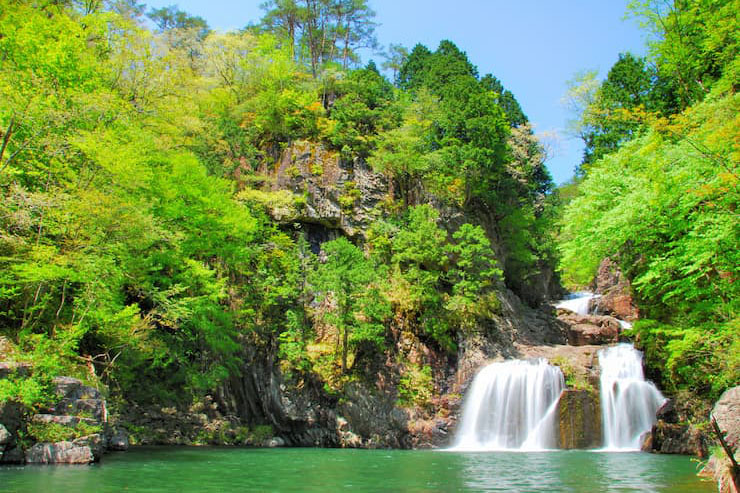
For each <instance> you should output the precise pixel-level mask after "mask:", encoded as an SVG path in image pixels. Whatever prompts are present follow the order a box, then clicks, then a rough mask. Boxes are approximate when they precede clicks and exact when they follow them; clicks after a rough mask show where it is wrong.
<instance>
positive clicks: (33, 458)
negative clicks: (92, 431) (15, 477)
mask: <svg viewBox="0 0 740 493" xmlns="http://www.w3.org/2000/svg"><path fill="white" fill-rule="evenodd" d="M94 461H95V455H94V453H93V450H92V449H91V447H90V446H87V445H81V444H75V443H73V442H57V443H37V444H35V445H34V446H33V447H31V448H30V449H28V450H27V451H26V462H27V463H29V464H90V463H91V462H94Z"/></svg>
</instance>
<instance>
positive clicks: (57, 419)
mask: <svg viewBox="0 0 740 493" xmlns="http://www.w3.org/2000/svg"><path fill="white" fill-rule="evenodd" d="M31 421H33V422H34V423H45V424H48V423H54V424H58V425H61V426H77V424H78V423H87V424H89V425H95V424H98V421H96V420H94V419H92V418H80V417H77V416H66V415H64V416H57V415H55V414H34V415H33V417H32V418H31Z"/></svg>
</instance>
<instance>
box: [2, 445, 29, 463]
mask: <svg viewBox="0 0 740 493" xmlns="http://www.w3.org/2000/svg"><path fill="white" fill-rule="evenodd" d="M25 461H26V458H25V456H24V455H23V449H22V448H21V447H17V446H14V447H9V448H6V449H5V452H3V455H2V457H0V464H23V463H24V462H25Z"/></svg>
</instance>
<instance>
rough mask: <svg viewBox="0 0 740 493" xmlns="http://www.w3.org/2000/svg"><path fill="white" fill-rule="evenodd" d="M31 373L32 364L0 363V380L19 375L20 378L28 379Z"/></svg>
mask: <svg viewBox="0 0 740 493" xmlns="http://www.w3.org/2000/svg"><path fill="white" fill-rule="evenodd" d="M30 373H31V365H30V363H22V362H15V361H2V362H0V378H7V377H9V376H10V375H18V376H20V377H26V376H28V375H29V374H30Z"/></svg>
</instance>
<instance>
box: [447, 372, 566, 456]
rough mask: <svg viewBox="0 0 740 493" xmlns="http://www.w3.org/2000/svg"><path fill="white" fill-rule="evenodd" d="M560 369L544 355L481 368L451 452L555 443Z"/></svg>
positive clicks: (543, 446)
mask: <svg viewBox="0 0 740 493" xmlns="http://www.w3.org/2000/svg"><path fill="white" fill-rule="evenodd" d="M564 388H565V382H564V379H563V373H562V372H561V371H560V369H559V368H557V367H555V366H551V365H549V364H548V363H547V360H545V359H542V358H540V359H537V360H529V361H522V360H511V361H504V362H501V363H493V364H491V365H488V366H487V367H485V368H483V369H482V370H481V371H480V372H479V373H478V375H476V377H475V379H474V380H473V384H472V386H471V388H470V390H469V391H468V397H467V399H466V401H465V405H464V408H463V413H462V418H461V421H460V429H459V431H458V433H457V440H456V442H455V446H454V447H453V450H460V451H484V450H511V449H518V450H545V449H550V448H554V447H555V446H556V438H555V423H554V420H553V415H554V411H555V408H556V407H557V402H558V398H559V396H560V393H561V391H562V390H563V389H564Z"/></svg>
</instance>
